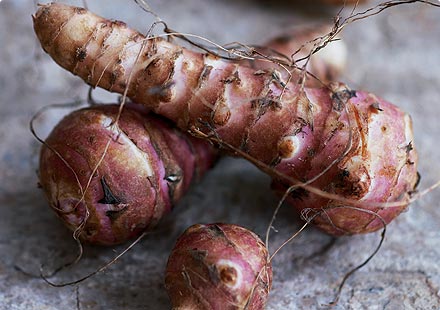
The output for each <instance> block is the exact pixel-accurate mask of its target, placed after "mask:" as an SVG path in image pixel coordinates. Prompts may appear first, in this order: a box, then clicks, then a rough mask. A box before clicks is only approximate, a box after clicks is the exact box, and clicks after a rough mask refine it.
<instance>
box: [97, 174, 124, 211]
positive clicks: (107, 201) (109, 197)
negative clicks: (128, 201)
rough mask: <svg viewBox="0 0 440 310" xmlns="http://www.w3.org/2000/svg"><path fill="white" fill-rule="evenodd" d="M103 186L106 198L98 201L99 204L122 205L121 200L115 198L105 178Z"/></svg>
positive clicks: (102, 180)
mask: <svg viewBox="0 0 440 310" xmlns="http://www.w3.org/2000/svg"><path fill="white" fill-rule="evenodd" d="M101 186H102V190H103V191H104V197H103V198H102V199H100V200H98V203H102V204H108V205H117V204H120V203H121V200H119V199H118V198H117V197H115V195H113V193H112V191H111V189H110V187H109V186H108V185H107V182H106V181H105V178H104V177H102V178H101Z"/></svg>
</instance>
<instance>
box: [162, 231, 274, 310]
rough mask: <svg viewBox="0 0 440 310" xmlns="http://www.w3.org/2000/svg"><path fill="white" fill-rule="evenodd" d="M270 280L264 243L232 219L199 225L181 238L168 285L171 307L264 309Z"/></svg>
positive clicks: (173, 255) (171, 260)
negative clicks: (230, 220) (228, 221)
mask: <svg viewBox="0 0 440 310" xmlns="http://www.w3.org/2000/svg"><path fill="white" fill-rule="evenodd" d="M271 283H272V267H271V264H270V261H269V257H268V252H267V249H266V247H265V246H264V243H263V242H262V241H261V240H260V239H259V238H258V236H257V235H256V234H254V233H253V232H251V231H249V230H247V229H245V228H243V227H240V226H237V225H231V224H209V225H201V224H196V225H193V226H191V227H189V228H188V229H187V230H186V231H185V232H184V233H183V234H182V235H181V236H180V237H179V239H178V240H177V243H176V245H175V246H174V249H173V251H172V252H171V255H170V257H169V259H168V264H167V269H166V275H165V286H166V288H167V290H168V295H169V296H170V298H171V302H172V305H173V309H192V310H202V309H203V310H207V309H209V310H232V309H237V310H238V309H248V310H257V309H263V308H264V306H265V304H266V300H267V296H268V294H269V291H270V288H271Z"/></svg>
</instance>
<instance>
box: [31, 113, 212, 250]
mask: <svg viewBox="0 0 440 310" xmlns="http://www.w3.org/2000/svg"><path fill="white" fill-rule="evenodd" d="M118 109H119V106H117V105H99V106H94V107H90V108H86V109H82V110H79V111H76V112H73V113H71V114H69V115H68V116H66V117H65V118H64V119H63V120H62V121H61V122H60V123H59V124H58V125H57V126H56V127H55V129H54V130H53V131H52V132H51V134H50V135H49V137H48V138H47V140H46V144H47V145H43V147H42V149H41V157H40V169H39V176H40V184H41V187H42V188H43V190H44V192H45V194H46V196H47V198H48V200H49V203H50V206H51V207H52V209H53V210H55V211H56V213H57V215H58V216H59V217H60V218H61V219H62V220H63V221H64V223H65V224H66V225H67V226H68V227H69V228H70V229H71V230H76V229H77V228H78V227H79V226H80V225H81V224H82V223H84V222H85V225H84V227H82V228H81V229H80V230H79V231H80V235H79V237H80V239H81V240H82V241H85V242H87V243H92V244H101V245H114V244H118V243H122V242H125V241H127V240H128V239H131V238H134V237H136V236H138V235H140V234H141V233H142V232H144V231H145V230H147V229H151V228H152V227H153V226H154V225H155V224H156V223H157V222H158V221H159V220H160V219H161V218H162V216H163V215H164V214H166V213H168V212H169V211H170V210H171V209H172V206H173V205H174V203H175V202H177V201H178V200H179V199H180V198H181V197H182V195H183V194H184V192H185V191H186V190H187V189H188V187H189V186H190V184H191V183H192V182H193V181H194V180H197V179H199V178H200V177H201V176H202V175H203V174H204V172H205V171H206V170H207V169H208V168H209V166H210V165H211V164H212V163H213V161H214V157H215V155H214V154H215V152H214V151H213V149H212V148H211V147H210V145H208V144H207V143H205V142H204V141H202V140H200V139H195V138H192V137H190V136H189V135H187V134H184V133H181V132H180V131H178V130H176V129H175V128H172V127H171V126H170V125H169V124H168V123H167V122H166V121H165V120H162V119H160V118H158V117H157V116H156V117H155V116H152V115H146V114H143V113H142V112H140V111H137V110H135V109H133V108H124V110H123V112H122V114H121V117H120V119H119V121H118V123H117V125H114V121H115V119H116V117H117V115H118ZM109 141H110V144H109V147H108V150H107V153H106V155H105V157H104V158H103V160H102V162H100V159H101V157H102V155H103V152H104V150H105V149H106V144H107V143H108V142H109ZM48 146H49V147H50V148H49V147H48ZM54 151H56V153H55V152H54ZM99 162H100V163H99ZM98 163H99V166H98V169H97V171H96V172H95V173H94V175H93V177H92V178H91V183H90V185H89V187H88V189H87V191H85V188H86V186H87V183H88V181H89V178H90V176H91V174H92V171H93V169H94V168H95V167H96V165H97V164H98ZM73 171H74V172H75V173H74V172H73ZM76 178H78V179H76ZM78 181H79V183H80V184H81V187H80V186H79V184H78ZM83 191H85V194H84V198H83V199H82V192H83ZM86 210H87V211H88V212H89V213H90V215H89V216H88V217H87V215H86V212H87V211H86Z"/></svg>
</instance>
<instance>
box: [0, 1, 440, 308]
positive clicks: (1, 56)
mask: <svg viewBox="0 0 440 310" xmlns="http://www.w3.org/2000/svg"><path fill="white" fill-rule="evenodd" d="M373 2H377V1H373ZM72 3H77V4H78V3H81V1H77V2H72ZM150 4H151V6H152V8H153V9H154V10H155V11H156V12H157V13H158V14H159V15H160V16H161V17H162V18H163V19H164V20H165V21H167V22H168V23H169V26H170V27H172V28H173V29H176V30H179V31H181V32H187V33H194V34H197V35H202V36H205V37H207V38H209V39H211V40H213V41H215V42H218V43H220V44H225V43H228V42H232V41H240V42H244V43H262V42H263V41H264V38H267V37H268V36H270V35H273V34H275V33H277V32H279V31H280V29H281V28H283V27H287V26H290V25H292V24H295V25H300V24H305V23H310V20H312V19H320V20H331V16H332V14H334V10H333V11H332V10H329V9H324V8H322V7H321V8H313V7H312V6H311V5H310V4H309V6H308V7H307V8H306V9H299V8H297V6H298V4H295V3H293V2H292V3H290V1H272V2H270V4H267V3H266V2H264V1H251V0H239V1H230V0H225V1H215V0H206V1H196V0H187V1H178V0H169V1H158V0H154V1H153V0H152V1H150ZM88 5H89V8H90V9H92V10H94V11H96V12H98V13H100V14H102V15H105V16H108V17H111V18H118V19H124V20H126V21H127V22H128V23H129V24H132V25H133V26H135V27H137V28H138V29H144V30H146V29H148V28H149V25H150V24H151V21H152V19H151V18H150V17H149V16H148V15H147V14H145V13H144V12H142V11H141V10H140V9H139V8H138V7H137V6H136V5H135V4H134V1H121V0H119V1H111V2H110V1H88ZM34 10H35V9H34V5H33V2H32V1H31V0H14V1H12V0H3V1H0V42H1V47H0V68H1V70H0V112H1V113H0V180H1V183H0V309H14V310H24V309H169V308H170V304H169V301H168V298H167V295H166V292H165V290H164V287H163V271H164V268H165V264H166V259H167V257H168V253H169V252H170V250H171V248H172V246H173V243H174V241H175V239H176V238H177V236H178V235H179V234H180V233H181V232H182V231H183V230H184V229H185V228H186V227H187V226H189V225H191V224H193V223H196V222H231V223H238V224H241V225H244V226H247V227H248V228H250V229H252V230H254V231H255V232H257V233H258V234H260V235H262V234H264V232H265V227H266V226H267V224H268V221H269V219H270V216H271V212H272V210H273V208H274V206H275V205H276V203H277V198H276V197H275V196H274V195H273V194H272V193H270V191H269V190H268V187H269V184H270V180H269V178H268V177H266V176H265V175H263V174H262V173H260V172H259V171H257V170H256V169H255V168H254V167H253V166H251V165H250V164H248V163H246V162H244V161H242V160H237V159H231V158H225V159H223V160H221V161H220V163H219V164H218V166H217V167H216V168H214V169H213V170H212V172H211V173H209V175H208V176H207V177H206V178H205V179H204V180H203V182H202V183H201V184H199V185H198V186H197V187H194V188H193V190H192V191H191V192H190V193H189V194H188V195H187V196H186V198H185V199H184V200H183V201H182V202H181V203H180V204H179V205H178V207H177V208H176V212H174V213H173V214H172V215H171V216H169V217H168V218H167V219H166V220H165V221H164V222H163V223H162V225H161V226H160V227H159V228H158V230H157V231H156V232H153V233H152V234H151V235H149V236H148V237H147V238H146V239H145V240H143V241H142V242H140V243H139V244H138V245H136V246H135V248H134V249H133V250H132V251H131V252H129V253H128V254H127V255H125V256H124V257H123V258H122V259H121V260H119V261H118V263H116V264H115V265H113V266H112V267H110V268H109V269H108V270H107V271H106V272H103V273H100V274H98V275H97V276H95V277H93V278H91V279H89V280H87V281H85V282H83V283H81V284H80V285H78V286H73V287H72V286H68V287H63V288H54V287H51V286H49V285H47V284H46V283H45V282H44V281H42V280H41V279H40V278H38V273H39V266H40V265H41V264H42V263H44V264H45V265H46V266H48V267H54V266H57V265H59V264H62V263H64V262H66V261H68V260H69V258H71V257H73V256H74V255H75V253H76V252H75V251H76V247H75V244H74V242H73V241H72V238H71V234H70V232H68V231H67V230H66V229H65V228H64V227H63V225H62V224H60V223H59V221H58V220H57V218H56V217H55V215H54V214H53V213H52V212H51V211H50V210H49V208H48V206H47V203H46V201H45V200H44V197H43V195H42V192H41V191H40V190H39V189H38V188H37V177H36V173H35V171H36V169H37V162H38V150H39V143H38V142H37V141H36V140H35V139H34V138H33V137H32V135H31V134H30V131H29V128H28V124H29V120H30V118H31V117H32V115H33V114H34V113H35V112H36V111H37V109H39V108H41V107H43V106H45V105H47V104H50V103H60V102H69V101H73V99H74V98H78V97H79V98H85V96H86V93H87V87H85V86H84V85H83V83H82V82H81V81H79V80H78V79H77V78H75V77H73V76H72V75H70V74H68V73H66V72H64V71H63V70H61V69H59V68H58V67H57V66H56V65H55V64H54V63H53V62H52V61H51V60H50V59H49V57H48V56H47V55H45V54H43V53H42V52H41V51H40V49H39V46H38V44H37V42H36V40H35V38H34V35H33V31H32V24H31V18H30V16H31V14H32V12H33V11H34ZM344 35H345V39H346V41H347V42H348V45H349V63H348V69H347V71H346V73H345V74H344V76H343V80H344V81H346V82H348V83H349V84H350V85H351V86H352V87H353V88H361V89H366V90H369V91H372V92H375V93H376V94H377V95H379V96H381V97H384V98H386V99H388V100H389V101H392V102H394V103H396V104H398V105H400V106H401V107H402V108H404V109H406V110H408V111H409V112H410V113H411V114H412V116H413V119H414V130H415V144H416V146H417V148H418V150H419V154H420V158H421V160H420V172H421V174H422V176H423V179H422V184H421V188H426V187H427V186H429V185H431V184H432V183H434V182H436V181H437V180H439V179H440V163H439V161H438V158H439V155H440V147H439V145H440V144H439V139H438V137H439V135H440V125H439V123H438V120H437V116H438V115H439V114H440V105H439V104H438V97H439V94H440V91H439V85H440V43H439V42H440V41H439V38H440V9H434V8H433V7H428V6H424V5H407V6H401V7H396V8H394V9H392V10H390V11H388V12H385V13H383V14H381V15H379V16H376V17H373V18H371V19H369V20H366V21H362V22H359V23H356V24H353V25H351V26H349V27H347V28H346V31H345V34H344ZM96 96H99V97H100V98H106V99H105V100H110V99H109V98H114V97H113V96H111V95H108V94H106V93H104V92H99V93H97V95H96ZM66 112H67V109H64V110H62V109H59V110H54V111H51V112H49V113H47V114H45V115H44V117H43V118H41V119H39V121H38V122H37V123H36V125H37V130H38V132H39V133H40V134H41V135H42V136H44V135H45V134H47V133H48V132H49V130H50V128H51V127H52V126H53V125H54V124H55V122H56V121H57V120H58V119H59V118H60V117H61V116H62V115H63V114H64V113H66ZM439 201H440V192H439V191H438V190H437V191H433V192H431V193H430V194H429V195H427V196H425V197H424V198H422V199H420V200H419V201H417V202H415V203H414V204H412V206H411V207H410V208H409V210H408V212H406V213H405V214H402V215H401V216H400V217H399V218H398V219H397V220H396V221H394V222H393V223H392V224H391V225H389V227H388V234H387V236H386V240H385V243H384V245H383V247H382V249H381V250H380V252H379V253H378V255H377V256H376V257H375V258H374V259H373V260H372V261H371V262H370V263H369V264H368V265H367V266H366V267H365V268H363V269H362V270H360V271H359V272H358V273H356V274H355V275H354V276H353V277H351V278H350V279H349V280H348V282H347V285H346V287H345V289H344V291H343V293H342V296H341V301H340V303H339V306H338V307H337V309H440V293H439V290H440V264H439V261H440V250H439V249H440V209H439ZM300 225H301V223H300V221H299V220H298V219H297V217H296V216H295V215H294V214H293V212H291V210H290V209H289V207H287V206H286V207H284V208H283V210H282V214H281V216H279V220H278V221H277V223H276V227H277V229H278V230H279V231H278V233H276V234H273V238H272V244H273V245H274V246H275V245H277V244H280V243H281V242H282V241H283V240H284V239H285V238H287V237H288V236H289V235H290V234H291V233H292V232H293V231H295V230H296V229H298V228H299V227H300ZM378 241H379V234H378V233H374V234H369V235H364V236H355V237H351V238H348V237H344V238H338V239H333V238H331V237H329V236H327V235H324V234H322V233H320V232H319V231H317V230H314V229H313V228H310V229H307V230H306V231H305V232H304V233H303V234H301V235H300V236H299V237H298V238H297V239H295V240H294V242H293V243H292V244H290V245H289V246H288V247H286V248H284V250H283V251H281V252H280V254H279V256H278V257H277V258H275V260H274V283H273V290H272V293H271V296H270V301H269V304H268V309H317V308H325V307H324V306H322V305H323V304H325V303H327V302H329V301H330V300H332V298H333V297H334V294H335V291H336V289H337V286H338V284H339V282H340V281H341V279H342V276H343V275H344V273H345V272H346V271H348V270H349V269H350V268H352V267H353V266H355V265H356V264H358V263H360V262H361V261H362V260H363V259H365V258H366V257H367V256H368V255H369V254H370V253H371V252H372V250H373V249H374V247H375V246H376V244H377V243H378ZM122 249H123V247H122V246H119V247H115V248H114V249H108V248H92V247H86V248H85V254H84V257H83V259H82V260H81V262H80V263H79V264H78V265H76V266H75V267H74V268H72V269H69V270H66V271H64V272H62V273H60V274H59V275H57V276H56V277H55V278H54V279H53V280H54V281H60V282H61V281H68V280H72V279H76V278H78V277H81V276H83V275H85V274H87V273H89V272H91V271H93V270H94V269H96V268H97V267H98V266H100V265H102V264H104V263H105V262H107V261H108V260H110V259H111V258H112V257H113V256H114V255H115V253H116V252H119V251H121V250H122ZM17 266H19V267H20V268H22V269H23V270H25V271H26V272H27V273H29V274H33V275H35V276H30V275H29V274H26V273H23V272H21V271H18V270H17Z"/></svg>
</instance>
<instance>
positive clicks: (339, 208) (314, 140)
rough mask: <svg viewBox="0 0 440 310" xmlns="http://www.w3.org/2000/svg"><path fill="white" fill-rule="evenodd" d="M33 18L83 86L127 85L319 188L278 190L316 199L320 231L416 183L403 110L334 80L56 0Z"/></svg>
mask: <svg viewBox="0 0 440 310" xmlns="http://www.w3.org/2000/svg"><path fill="white" fill-rule="evenodd" d="M34 28H35V32H36V34H37V36H38V38H39V40H40V42H41V44H42V47H43V49H44V50H45V51H46V52H47V53H49V54H50V55H51V56H52V57H53V59H54V60H55V61H56V62H57V63H58V64H59V65H61V66H62V67H64V68H66V69H67V70H69V71H71V72H73V73H74V74H76V75H78V76H80V77H81V78H83V79H84V80H85V81H86V82H87V83H88V84H90V85H93V86H100V87H102V88H105V89H107V90H110V91H112V92H120V93H123V92H124V91H127V95H128V97H129V98H131V99H132V100H133V101H135V102H138V103H141V104H143V105H144V106H146V107H147V108H148V109H151V110H153V111H154V112H156V113H157V114H160V115H163V116H165V117H167V118H168V119H170V120H172V121H174V122H175V123H176V124H177V126H178V127H180V128H181V129H182V130H185V131H187V130H193V131H196V132H199V133H201V135H203V134H204V135H206V136H207V137H208V138H210V139H212V140H214V141H219V140H221V141H222V142H223V143H224V144H228V145H230V146H232V147H234V148H235V149H236V150H237V149H238V150H240V151H242V152H244V154H245V155H246V157H248V158H253V159H255V160H257V161H258V163H259V164H258V165H259V166H264V165H265V166H266V171H267V170H268V169H267V166H269V167H270V168H271V169H270V173H271V174H272V176H273V177H274V179H275V180H276V183H277V184H281V185H280V186H281V187H282V188H285V187H289V186H291V185H296V184H298V181H300V182H307V183H308V185H310V186H312V187H313V188H314V189H318V190H320V191H321V193H318V192H316V191H315V192H311V191H305V190H303V189H301V188H300V189H297V190H296V191H294V192H293V193H292V194H291V195H290V197H289V200H290V201H291V203H292V204H293V206H294V207H295V208H296V209H297V210H298V211H300V212H302V211H307V210H309V209H312V210H315V211H321V210H323V209H325V210H326V211H325V212H324V213H322V214H321V215H320V216H319V217H316V218H315V220H314V223H315V224H316V225H317V226H318V227H319V228H320V229H322V230H324V231H326V232H327V233H330V234H333V235H343V234H357V233H367V232H372V231H376V230H378V229H381V228H382V227H383V223H384V222H385V223H389V222H390V221H391V220H392V219H393V218H395V217H396V216H397V215H398V214H400V213H401V212H402V211H403V210H405V208H406V205H405V202H406V201H407V199H408V198H409V197H410V195H411V193H412V192H413V191H414V189H415V186H416V184H417V181H418V175H417V153H416V151H415V149H414V144H413V133H412V123H411V118H410V116H409V115H408V114H406V113H405V112H403V111H401V110H400V109H399V108H397V107H396V106H394V105H393V104H391V103H389V102H387V101H385V100H383V99H380V98H378V97H377V96H375V95H373V94H369V93H366V92H362V91H355V90H351V89H349V88H348V87H347V86H346V85H344V84H340V83H339V84H338V83H331V84H329V85H328V86H327V87H323V88H304V87H302V86H301V85H298V84H295V83H294V81H291V82H289V83H287V82H286V81H284V80H283V79H282V78H281V79H280V78H276V77H274V74H273V71H272V70H255V69H252V68H249V67H247V66H242V65H240V64H238V63H236V62H229V61H225V60H223V59H220V58H218V57H216V56H213V55H212V54H209V53H208V54H201V53H197V52H194V51H190V50H188V49H185V48H183V47H180V46H178V45H175V44H173V43H171V42H168V41H166V40H164V39H161V38H148V39H146V38H145V37H144V36H143V35H142V34H140V33H139V32H137V31H134V30H132V29H130V28H128V27H127V26H126V25H125V24H124V23H121V22H112V21H109V20H106V19H104V18H101V17H99V16H97V15H94V14H93V13H90V12H88V11H86V10H85V9H82V8H75V7H71V6H66V5H63V4H60V3H54V4H49V5H43V6H41V7H40V9H39V10H38V12H37V13H36V15H35V16H34ZM129 76H131V80H130V83H128V81H129ZM295 180H297V181H295ZM310 190H311V189H310ZM323 192H324V194H323ZM396 201H402V203H401V204H400V205H398V206H393V207H385V204H386V203H389V202H396ZM346 206H348V208H347V207H346ZM354 207H356V208H359V209H354ZM360 209H362V210H365V211H362V210H360Z"/></svg>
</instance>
